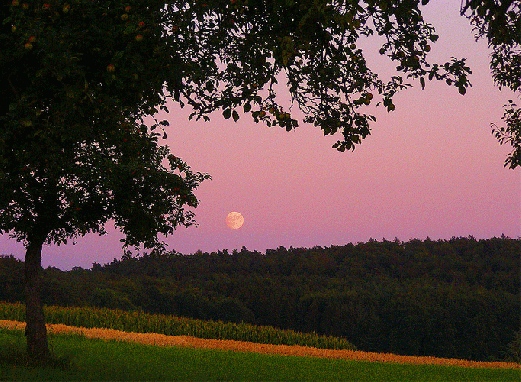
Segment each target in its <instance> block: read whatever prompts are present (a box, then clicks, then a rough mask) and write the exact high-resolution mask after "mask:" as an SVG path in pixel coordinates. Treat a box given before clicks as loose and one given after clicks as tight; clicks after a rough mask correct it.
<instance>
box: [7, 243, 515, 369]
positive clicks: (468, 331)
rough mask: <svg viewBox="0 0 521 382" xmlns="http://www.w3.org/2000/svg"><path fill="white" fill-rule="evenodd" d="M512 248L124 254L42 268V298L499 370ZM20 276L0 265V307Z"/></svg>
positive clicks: (506, 332)
mask: <svg viewBox="0 0 521 382" xmlns="http://www.w3.org/2000/svg"><path fill="white" fill-rule="evenodd" d="M520 244H521V241H520V240H519V239H509V238H506V237H502V238H493V239H487V240H476V239H474V238H472V237H470V238H452V239H450V240H438V241H432V240H429V239H427V240H424V241H421V240H410V241H408V242H400V241H398V240H394V241H387V240H384V241H382V242H378V241H374V240H370V241H369V242H366V243H358V244H347V245H345V246H332V247H327V248H323V247H314V248H310V249H306V248H289V249H286V248H284V247H279V248H278V249H273V250H268V251H267V252H266V253H265V254H262V253H260V252H257V251H249V250H247V249H246V248H242V250H240V251H236V250H234V251H233V252H231V253H230V252H228V251H227V250H223V251H218V252H213V253H203V252H200V251H198V252H197V253H195V254H193V255H182V254H179V253H175V252H173V253H163V254H160V253H157V252H153V253H150V254H143V255H141V256H138V257H132V256H130V255H129V254H126V255H124V256H123V258H122V259H121V260H114V261H113V262H112V263H110V264H106V265H103V266H102V265H99V264H96V263H94V264H93V267H92V269H89V270H86V269H82V268H75V269H73V270H72V271H69V272H64V271H61V270H59V269H57V268H47V269H46V270H45V271H44V282H43V293H42V296H43V301H44V303H46V304H49V305H51V304H54V305H65V306H98V307H108V308H120V309H125V310H135V309H141V310H144V311H147V312H154V313H165V314H175V315H180V316H187V317H193V318H201V319H213V320H224V321H235V322H241V321H245V322H250V323H255V324H262V325H274V326H277V327H281V328H290V329H295V330H299V331H306V332H309V331H316V332H318V333H321V334H328V335H335V336H341V337H346V338H347V339H348V340H350V341H352V342H353V343H354V344H355V345H356V346H357V347H358V348H359V349H363V350H368V351H377V352H394V353H399V354H410V355H432V356H441V357H456V358H466V359H473V360H501V359H505V358H506V357H507V356H509V354H508V349H515V346H513V345H512V344H513V341H514V339H515V338H516V336H517V338H518V339H519V329H520V277H519V276H520V253H521V251H520V249H521V247H520ZM22 272H23V263H22V262H21V261H19V260H16V259H15V258H13V257H4V258H1V259H0V300H4V301H23V285H22V279H23V278H22V277H21V275H22ZM510 353H512V351H511V350H510ZM510 355H511V354H510Z"/></svg>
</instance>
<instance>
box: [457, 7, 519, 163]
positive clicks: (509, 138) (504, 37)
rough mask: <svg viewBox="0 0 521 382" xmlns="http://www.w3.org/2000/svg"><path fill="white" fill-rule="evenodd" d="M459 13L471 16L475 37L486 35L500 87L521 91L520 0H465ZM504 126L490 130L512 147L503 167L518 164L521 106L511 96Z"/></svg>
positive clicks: (499, 139)
mask: <svg viewBox="0 0 521 382" xmlns="http://www.w3.org/2000/svg"><path fill="white" fill-rule="evenodd" d="M461 14H462V15H466V17H467V18H469V19H470V21H471V23H472V24H473V26H474V28H475V31H476V38H485V39H486V40H487V42H488V45H489V47H490V48H492V54H491V60H490V69H491V70H492V77H493V78H494V82H495V83H496V85H497V86H498V87H499V88H503V87H507V88H510V89H511V90H512V91H514V92H515V93H516V94H517V96H518V97H519V96H520V95H521V93H520V92H521V4H520V3H519V1H514V0H503V1H500V2H496V1H485V0H480V1H477V0H465V1H463V2H462V5H461ZM502 119H503V121H504V123H505V126H496V125H495V124H492V132H493V134H494V136H495V137H496V138H497V140H498V141H499V143H501V144H509V145H510V146H511V147H512V151H511V153H510V154H509V156H508V157H507V159H506V160H505V167H507V166H508V167H509V168H511V169H514V168H516V167H517V166H521V107H519V106H518V105H517V104H516V103H515V102H514V101H513V100H509V101H508V103H507V104H506V105H505V113H504V115H503V118H502Z"/></svg>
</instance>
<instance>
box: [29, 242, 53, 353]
mask: <svg viewBox="0 0 521 382" xmlns="http://www.w3.org/2000/svg"><path fill="white" fill-rule="evenodd" d="M42 246H43V241H42V240H38V241H32V242H30V243H29V245H28V246H27V250H26V253H25V315H26V327H25V336H26V339H27V353H28V355H29V358H30V359H31V360H33V361H44V360H47V359H49V357H50V352H49V343H48V342H47V328H46V327H45V317H44V315H43V304H42V300H41V299H40V290H41V278H42V266H41V260H42Z"/></svg>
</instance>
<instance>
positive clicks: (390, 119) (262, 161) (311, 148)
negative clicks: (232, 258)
mask: <svg viewBox="0 0 521 382" xmlns="http://www.w3.org/2000/svg"><path fill="white" fill-rule="evenodd" d="M458 8H459V2H456V1H453V0H438V1H433V2H432V4H431V5H429V6H427V7H426V8H425V18H426V19H427V20H428V21H429V22H431V23H432V24H433V25H434V26H435V27H436V29H437V31H438V33H439V35H440V39H439V41H438V42H437V43H436V44H433V46H432V52H431V55H430V56H431V60H432V61H433V62H445V61H446V60H448V59H450V57H452V56H454V57H467V58H468V63H469V64H470V66H471V68H472V70H473V75H472V77H471V82H472V84H473V87H472V88H470V89H469V91H468V93H467V95H465V96H461V95H459V94H458V91H457V89H456V88H449V87H448V86H446V85H445V84H443V83H427V87H426V89H425V90H423V91H422V90H421V89H420V88H419V86H416V87H415V88H413V89H410V90H408V91H405V92H403V93H402V94H400V95H399V96H398V97H397V98H396V100H395V103H396V105H397V108H396V111H395V112H393V113H390V114H388V113H387V112H386V111H384V110H383V109H381V110H380V109H377V110H376V114H375V115H376V116H377V118H378V121H377V123H376V124H374V125H373V133H372V135H371V136H370V137H368V138H367V139H366V140H365V141H364V142H363V143H362V144H361V145H359V146H358V147H357V148H356V150H355V151H354V152H345V153H339V152H337V151H336V150H334V149H332V148H331V145H332V144H333V143H334V142H335V141H336V140H337V138H336V137H324V136H323V134H322V133H321V131H320V130H318V129H316V128H313V127H312V126H306V125H303V124H302V125H301V126H300V127H299V128H298V129H297V130H296V131H293V132H289V133H288V132H285V131H284V130H283V129H281V128H278V127H274V128H268V127H266V126H265V125H263V124H255V123H254V122H253V121H252V119H251V118H250V117H249V116H242V118H241V119H239V121H238V123H234V122H233V121H231V120H229V121H225V120H224V119H223V118H222V117H221V116H220V114H216V115H215V116H213V117H212V119H211V121H210V122H209V123H203V122H200V123H199V122H189V121H188V119H187V114H188V111H185V110H179V109H178V108H177V107H172V108H171V112H170V115H169V116H168V119H169V120H170V122H171V127H170V128H169V130H168V139H167V141H166V143H167V144H168V145H169V146H170V147H171V150H172V152H173V153H174V154H175V155H177V156H179V157H181V158H182V159H183V160H185V161H186V162H187V163H188V164H189V165H190V166H191V167H192V169H193V170H195V171H200V172H206V173H209V174H211V175H212V178H213V179H212V180H210V181H206V182H204V183H203V184H202V185H201V187H200V188H199V190H198V191H197V196H198V198H199V199H200V202H201V204H200V206H199V207H198V208H197V209H196V216H197V221H198V223H199V226H198V227H191V228H187V229H186V228H180V229H178V230H177V231H176V232H175V234H174V235H172V236H171V237H169V238H167V240H166V242H167V243H168V244H169V249H175V250H176V251H179V252H182V253H193V252H195V251H197V250H198V249H200V250H203V251H217V250H219V249H221V250H222V249H225V248H226V249H228V250H230V251H231V250H232V249H235V248H237V249H240V248H241V247H242V246H245V247H247V248H248V249H250V250H259V251H264V250H266V249H267V248H276V247H278V246H285V247H289V246H293V247H312V246H316V245H320V246H330V245H344V244H346V243H349V242H359V241H367V240H368V239H369V238H374V239H378V240H381V239H382V238H386V239H389V240H392V239H394V238H395V237H397V238H398V239H400V240H404V241H406V240H409V239H411V238H419V239H424V238H426V237H427V236H429V237H430V238H431V239H449V238H451V237H452V236H468V235H473V236H474V237H476V238H490V237H494V236H500V235H501V234H505V235H507V236H510V237H519V236H520V235H521V177H520V171H519V170H515V171H513V170H507V169H505V168H504V167H503V162H504V160H505V157H506V155H507V153H508V151H509V150H508V148H507V147H501V146H499V144H498V142H497V141H496V140H495V138H494V137H493V136H492V134H491V130H490V123H491V122H496V123H500V122H501V116H502V111H503V107H502V106H503V104H505V103H506V101H507V100H508V99H512V98H514V95H513V93H512V92H509V91H505V90H503V91H499V90H498V89H497V88H495V87H494V84H493V82H492V78H491V75H490V70H489V66H488V63H489V57H488V54H489V51H488V49H487V46H486V44H485V43H484V42H479V43H475V42H474V38H473V33H472V31H471V28H470V26H469V25H468V22H467V20H466V19H464V18H462V17H460V16H459V13H458ZM364 47H367V48H368V49H371V50H373V51H374V54H371V55H369V56H368V60H369V61H370V62H373V63H375V65H376V67H378V68H381V70H382V71H383V72H384V73H390V72H389V68H393V67H394V66H395V65H393V64H388V63H387V62H385V59H384V58H382V57H380V56H379V55H378V53H377V51H378V48H379V46H378V45H377V44H376V43H375V41H369V42H367V43H364ZM376 67H375V68H376ZM230 211H238V212H241V213H242V215H243V216H244V218H245V223H244V225H243V227H242V228H240V229H238V230H231V229H230V228H228V227H227V226H226V224H225V218H226V215H227V214H228V212H230ZM120 238H121V236H120V234H118V233H117V232H115V231H114V230H113V229H111V228H110V227H109V235H107V236H103V237H98V236H96V235H87V236H86V237H84V238H80V239H78V240H77V243H76V245H72V244H68V245H65V246H61V247H57V246H46V247H44V250H43V258H42V264H43V266H44V267H47V266H49V265H51V266H56V267H58V268H61V269H71V268H72V267H74V266H81V267H84V268H90V267H91V266H92V263H93V262H98V263H101V264H104V263H106V262H110V261H112V259H113V258H118V259H119V258H120V257H121V254H122V251H121V247H120V243H119V239H120ZM23 253H24V248H23V246H22V245H21V244H20V243H17V242H16V241H15V240H14V239H9V238H8V236H7V235H3V236H0V254H13V255H15V256H16V257H19V258H23Z"/></svg>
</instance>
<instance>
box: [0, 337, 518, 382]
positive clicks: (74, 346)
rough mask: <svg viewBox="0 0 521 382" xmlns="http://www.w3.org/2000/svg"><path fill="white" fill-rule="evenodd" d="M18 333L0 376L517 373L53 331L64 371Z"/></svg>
mask: <svg viewBox="0 0 521 382" xmlns="http://www.w3.org/2000/svg"><path fill="white" fill-rule="evenodd" d="M24 344H25V341H24V336H23V332H22V331H10V330H5V329H0V380H25V381H31V380H133V381H135V380H181V381H185V380H190V381H198V380H201V381H208V380H230V381H231V380H242V381H248V380H251V381H258V380H278V381H291V380H298V381H307V380H309V381H317V380H321V381H325V380H335V381H339V380H349V381H375V380H385V381H519V380H520V377H521V375H520V371H519V370H511V369H469V368H461V367H451V366H430V365H422V366H409V365H400V364H390V363H389V364H386V363H369V362H360V361H347V360H331V359H323V358H308V357H284V356H276V355H262V354H254V353H240V352H229V351H219V350H199V349H189V348H175V347H174V348H163V347H154V346H147V345H140V344H135V343H123V342H116V341H102V340H91V339H86V338H84V337H81V336H77V335H53V336H52V338H51V344H52V347H53V350H54V353H55V354H56V356H58V357H62V358H67V359H70V364H71V366H70V367H69V368H67V369H60V368H58V367H55V368H50V367H47V368H42V367H39V368H37V367H30V366H27V365H26V364H25V363H24V361H23V353H24Z"/></svg>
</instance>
